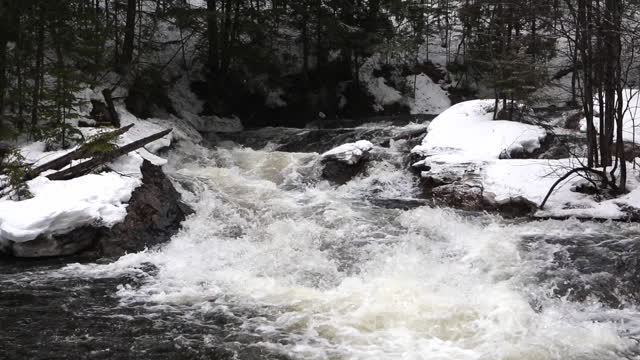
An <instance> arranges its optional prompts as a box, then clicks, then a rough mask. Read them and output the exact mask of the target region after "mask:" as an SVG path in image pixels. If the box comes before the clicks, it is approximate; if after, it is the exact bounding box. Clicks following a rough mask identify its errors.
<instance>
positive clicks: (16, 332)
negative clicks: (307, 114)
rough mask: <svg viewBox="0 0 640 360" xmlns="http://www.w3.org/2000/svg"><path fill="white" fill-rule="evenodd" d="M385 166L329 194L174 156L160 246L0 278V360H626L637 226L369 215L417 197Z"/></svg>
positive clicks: (183, 149) (301, 168)
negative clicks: (180, 205) (167, 223)
mask: <svg viewBox="0 0 640 360" xmlns="http://www.w3.org/2000/svg"><path fill="white" fill-rule="evenodd" d="M186 154H189V155H188V156H187V155H186ZM193 154H199V155H197V156H195V155H193ZM397 155H398V156H394V153H393V151H389V150H386V151H385V152H384V155H380V156H376V157H374V161H373V164H372V166H371V167H370V168H369V169H368V171H367V175H366V176H362V177H359V178H356V179H354V180H353V181H352V182H350V183H348V184H347V185H344V186H341V187H334V186H331V185H329V184H328V183H327V182H325V181H320V179H319V173H318V166H317V161H318V156H317V154H315V153H284V152H267V151H256V150H251V149H248V148H238V147H232V146H227V147H226V148H224V147H220V148H219V149H218V150H209V149H205V148H201V147H194V146H187V145H182V146H179V147H178V148H177V149H175V150H174V151H173V152H172V153H171V154H170V163H169V165H168V167H167V171H168V172H169V174H170V176H172V178H173V180H174V182H175V183H176V184H177V185H178V187H179V188H180V189H181V191H182V192H183V196H184V198H185V201H187V202H188V203H189V204H190V205H191V206H192V207H193V208H194V209H195V210H196V214H195V215H192V216H191V217H190V218H188V219H187V221H186V222H185V223H184V229H183V230H182V231H181V232H180V233H179V234H177V235H176V236H174V238H173V239H172V241H171V242H170V243H169V244H167V245H165V246H163V247H161V248H159V249H151V250H148V251H145V252H142V253H136V254H129V255H126V256H124V257H122V258H120V259H119V260H117V261H115V262H110V263H109V262H105V263H102V264H73V265H66V266H65V265H63V264H61V263H56V262H51V263H47V264H39V265H34V264H33V263H8V262H5V263H3V264H2V265H0V286H1V287H2V291H1V293H0V323H1V324H2V327H1V328H0V348H2V349H3V350H4V352H3V357H4V358H8V359H12V358H16V359H17V358H104V359H111V358H151V359H155V358H157V359H161V358H162V359H178V358H203V359H211V358H213V359H218V358H219V359H227V358H229V359H231V358H239V359H274V358H282V359H289V358H291V359H625V358H626V359H635V358H637V357H638V356H640V347H639V343H638V341H639V339H640V312H638V307H637V305H638V301H639V300H640V296H639V294H640V280H638V279H640V271H639V270H638V269H637V268H638V266H637V260H634V259H636V258H637V256H638V255H639V252H640V248H639V247H638V246H637V245H636V244H635V242H637V241H638V239H639V238H640V230H639V229H638V227H637V225H636V224H625V223H597V222H579V221H577V220H567V221H557V220H545V221H523V220H518V221H515V220H504V219H502V218H500V217H498V216H494V215H487V214H468V213H460V212H456V211H453V210H449V209H441V208H431V207H429V206H418V207H415V206H411V209H410V210H403V209H402V208H401V207H400V208H395V206H390V207H385V206H381V205H384V204H386V203H390V202H393V201H403V200H411V199H415V198H416V196H417V194H418V189H417V186H416V184H415V179H414V178H413V176H412V175H411V174H409V173H408V172H407V171H406V170H404V169H403V166H402V159H403V156H401V154H400V153H398V154H397ZM413 204H415V201H414V202H413Z"/></svg>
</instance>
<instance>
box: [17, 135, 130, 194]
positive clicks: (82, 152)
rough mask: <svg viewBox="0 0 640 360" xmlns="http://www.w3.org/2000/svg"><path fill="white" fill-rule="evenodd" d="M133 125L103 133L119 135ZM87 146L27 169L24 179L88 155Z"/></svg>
mask: <svg viewBox="0 0 640 360" xmlns="http://www.w3.org/2000/svg"><path fill="white" fill-rule="evenodd" d="M132 127H133V124H130V125H127V126H125V127H122V128H120V129H117V130H115V131H111V132H107V133H103V134H104V135H106V136H113V137H116V136H119V135H122V134H124V133H126V132H127V131H129V129H131V128H132ZM87 145H89V147H90V145H91V142H89V143H87ZM87 148H88V147H87V146H82V145H81V146H79V147H78V148H77V149H76V150H74V151H72V152H70V153H68V154H66V155H63V156H61V157H59V158H56V159H53V160H51V161H49V162H47V163H44V164H42V165H40V166H37V167H35V168H34V169H33V170H31V171H29V172H28V173H27V175H26V176H25V181H28V180H31V179H34V178H36V177H38V175H40V174H42V173H43V172H45V171H47V170H60V169H62V168H63V167H65V166H67V165H69V164H71V162H72V161H74V160H78V159H82V158H85V157H89V155H88V154H87Z"/></svg>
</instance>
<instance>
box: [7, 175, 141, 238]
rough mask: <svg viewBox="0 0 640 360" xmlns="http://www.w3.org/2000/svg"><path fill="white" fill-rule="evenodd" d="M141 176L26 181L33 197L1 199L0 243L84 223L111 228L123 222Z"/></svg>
mask: <svg viewBox="0 0 640 360" xmlns="http://www.w3.org/2000/svg"><path fill="white" fill-rule="evenodd" d="M140 184H141V181H140V179H137V178H134V177H125V176H121V175H118V174H115V173H104V174H90V175H85V176H82V177H79V178H76V179H72V180H67V181H51V180H49V179H47V178H46V177H43V176H41V177H38V178H36V179H34V180H31V181H29V182H28V185H29V189H30V190H31V192H32V193H33V195H34V197H33V198H32V199H28V200H23V201H10V200H2V201H0V243H1V242H5V241H7V240H11V241H15V242H24V241H29V240H33V239H35V238H36V237H38V236H39V235H51V234H58V233H65V232H68V231H70V230H72V229H74V228H78V227H81V226H84V225H98V226H107V227H110V226H112V225H114V224H116V223H118V222H120V221H122V220H123V219H124V218H125V216H126V214H127V211H126V206H127V205H126V204H125V203H126V202H127V201H129V199H130V198H131V193H132V192H133V190H134V189H135V188H136V187H137V186H139V185H140Z"/></svg>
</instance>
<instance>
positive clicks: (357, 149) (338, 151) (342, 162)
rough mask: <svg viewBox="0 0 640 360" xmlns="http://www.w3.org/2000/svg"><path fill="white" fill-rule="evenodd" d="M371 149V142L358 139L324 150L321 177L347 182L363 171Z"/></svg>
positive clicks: (341, 182)
mask: <svg viewBox="0 0 640 360" xmlns="http://www.w3.org/2000/svg"><path fill="white" fill-rule="evenodd" d="M371 149H373V144H371V143H370V142H369V141H367V140H359V141H356V142H354V143H347V144H343V145H340V146H338V147H336V148H334V149H331V150H329V151H327V152H325V153H324V154H322V155H321V158H322V165H323V167H322V177H323V178H325V179H327V180H329V181H331V182H333V183H336V184H339V185H343V184H345V183H347V182H348V181H349V180H351V179H352V178H353V177H354V176H356V175H358V174H360V173H362V172H363V171H364V169H365V163H366V161H367V160H368V159H369V154H370V152H371Z"/></svg>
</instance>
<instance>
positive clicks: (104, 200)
mask: <svg viewBox="0 0 640 360" xmlns="http://www.w3.org/2000/svg"><path fill="white" fill-rule="evenodd" d="M117 110H118V112H119V114H120V117H121V122H122V125H123V126H126V125H129V124H133V125H134V126H133V127H132V128H131V129H130V130H129V131H127V132H126V133H124V134H123V135H121V136H120V137H119V138H118V139H117V140H116V144H117V145H120V146H122V145H125V144H128V143H131V142H133V141H136V140H139V139H142V138H144V137H147V136H149V135H152V134H154V133H157V132H159V131H162V130H164V129H165V128H166V127H165V126H163V125H159V124H158V123H159V122H160V121H157V122H154V121H147V120H140V119H137V118H136V117H135V116H133V115H131V114H130V113H129V112H128V111H126V110H125V109H124V108H123V107H118V108H117ZM80 130H81V131H82V132H83V134H84V136H85V137H90V136H92V135H96V134H98V133H101V132H105V131H110V129H107V128H100V129H97V128H81V129H80ZM171 140H172V136H171V134H169V135H167V136H165V137H163V138H161V139H159V140H156V141H154V142H152V143H149V144H148V145H147V146H146V147H145V148H140V149H138V150H136V151H133V152H130V153H128V154H126V155H124V156H121V157H119V158H118V159H116V160H114V161H113V162H112V163H110V164H109V167H110V168H111V169H112V170H115V171H114V172H105V173H101V174H88V175H84V176H80V177H77V178H74V179H71V180H66V181H52V180H49V179H48V178H47V177H46V175H47V174H48V173H49V172H45V173H43V174H42V175H41V176H39V177H37V178H35V179H33V180H31V181H29V182H27V185H28V187H29V190H30V192H31V193H32V195H33V198H31V199H27V200H23V201H13V200H8V199H3V200H0V246H6V245H7V244H8V243H9V242H15V243H21V242H28V241H32V240H34V239H36V238H38V237H47V236H53V235H57V234H64V233H67V232H69V231H71V230H74V229H78V228H82V227H86V226H91V227H106V228H110V227H112V226H113V225H114V224H117V223H119V222H121V221H123V220H124V219H125V216H126V215H127V202H128V201H129V200H130V198H131V195H132V193H133V191H134V190H135V189H136V188H138V187H139V186H140V185H141V184H142V177H143V174H142V172H141V166H142V164H143V161H144V160H148V161H149V162H150V163H151V164H153V165H156V166H161V165H164V164H165V163H166V160H165V159H163V158H160V157H159V156H157V155H155V154H153V153H152V151H153V152H155V151H158V150H160V149H162V148H165V147H168V146H169V145H170V144H171ZM74 149H75V148H71V149H68V150H60V151H46V146H45V144H44V143H43V142H34V143H30V144H26V145H25V146H23V147H22V148H21V149H20V151H21V153H22V155H23V156H24V157H25V160H26V161H27V162H28V163H31V164H33V165H35V166H37V165H40V164H42V163H45V162H47V161H51V160H53V159H55V158H58V157H60V156H62V155H64V154H66V153H68V152H69V151H73V150H74ZM81 161H83V159H80V160H76V161H74V162H73V163H72V164H71V166H73V165H76V164H77V163H79V162H81Z"/></svg>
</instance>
